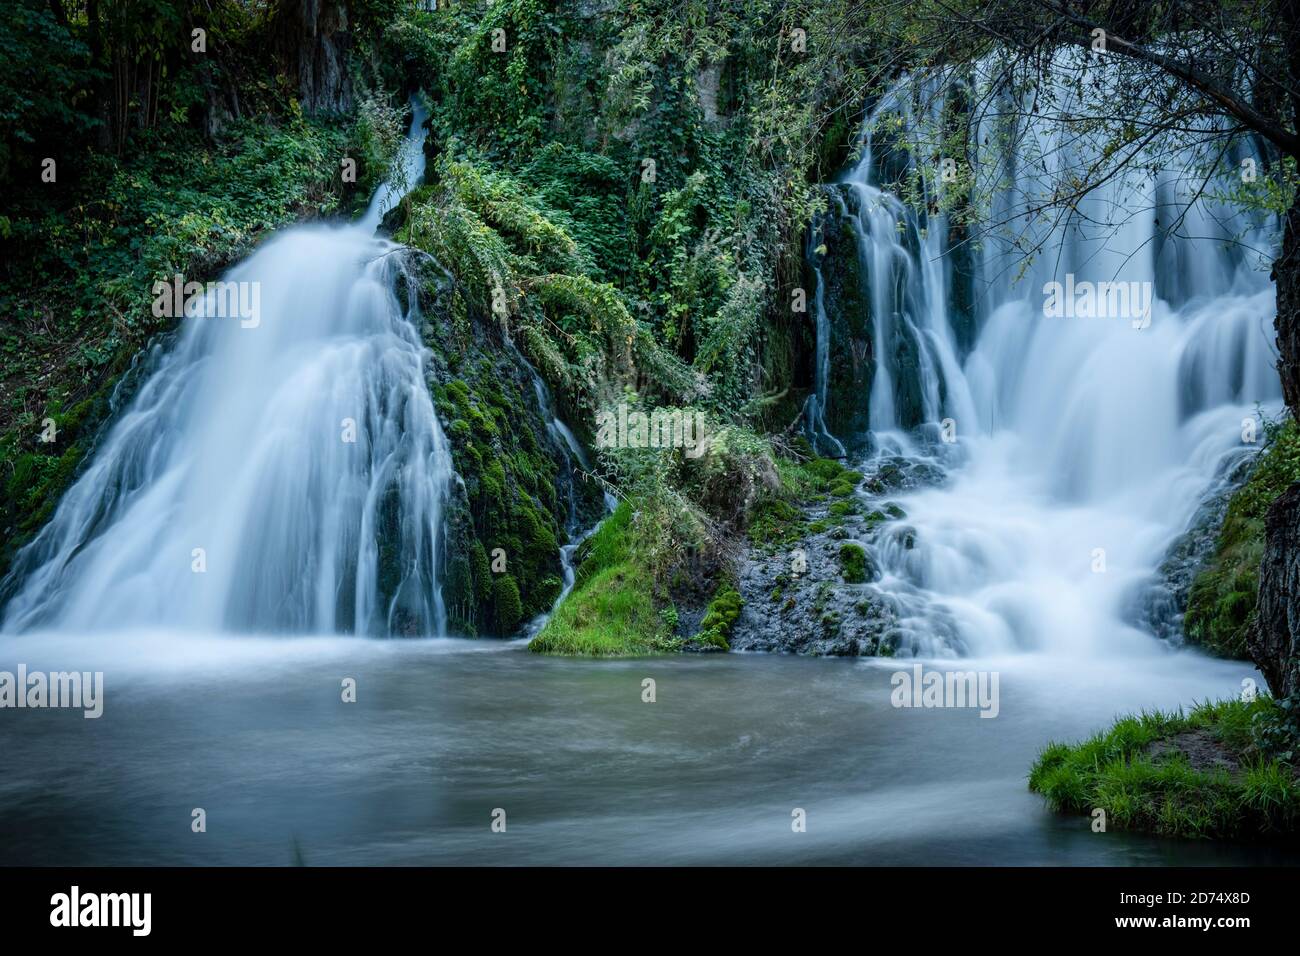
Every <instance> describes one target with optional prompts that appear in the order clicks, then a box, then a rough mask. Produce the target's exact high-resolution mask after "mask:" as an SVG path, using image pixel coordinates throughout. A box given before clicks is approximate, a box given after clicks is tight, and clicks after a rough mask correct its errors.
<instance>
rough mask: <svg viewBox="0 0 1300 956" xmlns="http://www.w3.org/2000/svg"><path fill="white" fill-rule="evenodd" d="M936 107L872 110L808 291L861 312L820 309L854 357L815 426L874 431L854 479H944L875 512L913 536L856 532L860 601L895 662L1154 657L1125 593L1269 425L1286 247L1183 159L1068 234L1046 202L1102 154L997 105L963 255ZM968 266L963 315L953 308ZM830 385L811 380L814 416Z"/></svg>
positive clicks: (1141, 166)
mask: <svg viewBox="0 0 1300 956" xmlns="http://www.w3.org/2000/svg"><path fill="white" fill-rule="evenodd" d="M1078 55H1079V54H1074V53H1065V52H1063V53H1061V54H1058V58H1057V61H1056V65H1057V66H1060V67H1066V68H1069V67H1071V66H1072V65H1073V64H1075V63H1077V60H1074V59H1070V58H1072V57H1077V56H1078ZM1083 55H1084V56H1086V55H1087V54H1083ZM1049 74H1050V71H1049ZM1043 83H1044V84H1052V83H1055V86H1053V87H1052V94H1053V96H1044V97H1043V99H1044V101H1050V102H1057V103H1059V104H1061V106H1060V110H1061V111H1062V112H1065V111H1068V110H1070V109H1072V108H1077V107H1078V106H1079V105H1080V104H1079V102H1078V97H1079V96H1103V97H1104V82H1103V83H1102V84H1101V89H1100V91H1099V90H1097V89H1092V90H1091V91H1089V89H1086V88H1085V89H1084V90H1083V91H1082V92H1076V91H1074V90H1073V88H1071V87H1068V86H1066V85H1065V84H1063V83H1056V81H1054V80H1053V79H1052V76H1051V75H1045V76H1044V77H1043ZM940 85H941V84H940V83H939V82H938V81H936V80H933V79H932V80H928V81H922V82H917V81H915V80H912V79H909V80H906V81H904V82H902V83H900V84H899V85H898V87H897V88H896V89H895V90H893V91H892V92H891V93H890V94H889V95H887V96H885V97H884V98H883V99H882V100H881V101H880V102H879V103H878V104H876V106H875V108H874V109H873V110H872V111H871V113H870V115H869V116H868V118H867V120H866V122H865V125H864V132H863V136H862V139H861V152H860V158H859V159H858V161H857V162H856V163H855V164H854V165H853V167H852V168H851V169H849V170H848V171H847V172H846V173H845V174H844V176H843V177H841V179H840V180H839V181H838V182H836V183H834V184H831V185H830V186H829V187H828V195H829V205H830V209H829V211H828V215H827V220H828V222H829V225H828V224H825V223H824V224H823V225H822V226H821V228H823V229H830V228H838V229H839V230H840V232H841V233H843V234H844V235H850V236H852V237H853V241H852V243H842V244H840V245H838V246H834V247H833V248H832V249H831V251H830V254H829V255H828V257H827V259H826V260H824V261H821V262H819V263H818V267H819V269H820V271H819V272H818V278H819V282H820V277H821V275H822V274H824V273H825V272H826V271H827V270H828V269H831V268H836V269H840V270H842V271H843V270H850V271H849V272H847V273H844V274H848V275H850V276H851V277H852V278H853V283H846V282H841V285H845V286H847V285H848V284H853V285H854V287H855V288H861V289H863V290H865V291H864V293H863V294H862V295H861V296H860V297H859V298H857V299H855V300H852V301H845V302H835V301H829V302H827V303H826V304H825V307H824V311H825V312H826V314H827V315H829V316H830V321H829V323H827V325H828V327H829V328H830V329H831V330H832V331H831V336H832V340H831V341H832V344H831V348H832V349H838V350H840V351H841V357H843V352H844V351H846V350H847V349H848V348H849V345H848V344H846V342H848V340H849V336H850V334H851V332H850V331H846V330H851V328H852V327H853V323H854V322H858V323H860V325H861V326H862V327H864V328H869V337H870V356H869V359H868V360H867V367H866V373H865V375H864V376H862V378H863V380H864V382H863V383H862V384H861V385H860V387H859V388H858V390H857V391H856V392H853V391H850V390H849V389H847V388H845V387H843V383H841V387H840V388H839V389H838V390H837V389H835V388H834V387H832V390H831V394H830V395H829V397H827V396H825V395H823V396H822V397H820V398H819V400H818V401H819V403H820V407H821V408H826V407H827V405H828V404H829V406H830V408H831V409H833V410H834V409H837V408H838V407H839V406H840V405H842V404H846V403H847V404H851V405H854V406H855V407H856V408H857V409H858V410H859V411H861V410H864V409H865V411H866V419H867V420H868V421H869V434H868V435H867V436H866V437H865V440H864V441H860V442H858V443H857V447H858V448H859V449H860V450H861V454H862V455H863V456H864V457H863V459H862V464H861V468H862V470H864V471H866V472H867V473H868V474H869V475H870V474H871V473H873V471H877V470H878V469H879V468H880V467H881V465H882V463H884V462H889V463H892V464H893V465H895V466H896V465H897V464H898V462H899V461H900V460H903V459H906V460H908V461H912V462H915V461H918V460H919V461H925V462H926V463H927V464H934V465H941V466H944V469H948V468H951V469H952V470H949V471H947V474H946V478H945V479H944V480H943V482H942V483H941V486H934V485H933V484H931V485H928V486H922V487H919V488H916V487H906V486H904V487H902V488H898V487H896V488H893V489H890V490H891V491H892V492H895V493H893V494H892V495H891V500H894V501H896V502H897V503H898V504H899V505H900V506H901V508H902V509H903V511H904V512H905V514H906V516H905V517H903V518H898V519H896V520H893V521H890V522H888V523H886V524H885V525H884V526H883V527H881V528H880V529H879V530H878V531H873V532H870V533H869V532H866V531H864V532H862V538H863V542H862V543H863V544H864V545H865V546H867V547H869V548H870V549H872V550H873V552H874V554H875V556H876V559H877V561H878V563H879V565H880V569H881V576H880V579H879V581H877V582H876V583H875V584H874V585H872V587H874V589H875V590H877V591H878V592H879V594H880V595H881V596H882V597H883V598H884V600H885V601H886V603H887V604H888V605H889V606H890V607H891V608H892V610H893V611H894V612H895V614H896V618H897V626H896V628H895V631H894V633H893V635H892V637H893V642H894V646H895V647H896V650H897V652H898V653H901V654H909V653H910V654H925V655H952V654H964V653H976V654H998V653H1009V652H1019V651H1025V650H1043V651H1051V652H1054V653H1060V654H1078V655H1087V654H1092V653H1095V652H1098V651H1106V652H1127V653H1140V652H1143V651H1152V650H1154V649H1158V648H1159V647H1160V646H1161V645H1159V644H1158V643H1157V642H1156V641H1154V640H1152V639H1150V637H1149V635H1146V636H1145V637H1144V635H1145V631H1143V630H1142V629H1141V628H1139V627H1136V626H1135V625H1134V623H1133V622H1132V621H1131V620H1130V615H1129V614H1128V613H1127V612H1126V608H1129V607H1130V606H1131V604H1132V599H1133V594H1134V592H1135V589H1140V588H1142V587H1143V586H1145V585H1146V584H1147V583H1149V582H1150V581H1151V579H1152V575H1153V572H1154V569H1155V567H1156V565H1157V564H1158V563H1159V561H1160V559H1161V557H1162V555H1163V554H1164V551H1165V549H1166V548H1167V547H1168V546H1169V544H1170V542H1171V541H1172V540H1173V539H1174V538H1175V537H1176V536H1177V535H1178V534H1179V533H1180V532H1181V531H1182V530H1183V529H1184V528H1185V527H1186V525H1187V523H1188V521H1189V519H1190V518H1191V516H1192V515H1193V513H1194V512H1195V510H1196V508H1197V505H1198V503H1199V502H1200V500H1201V499H1202V497H1203V496H1204V495H1205V494H1206V493H1207V491H1208V490H1210V489H1211V488H1213V487H1214V486H1215V481H1216V476H1221V475H1222V474H1224V473H1225V472H1226V471H1227V470H1228V469H1229V468H1231V467H1232V466H1233V465H1234V464H1236V463H1239V462H1240V461H1241V459H1242V457H1243V456H1246V455H1249V454H1252V453H1253V452H1254V451H1255V450H1256V449H1257V448H1258V445H1257V444H1253V443H1252V441H1251V438H1250V428H1249V426H1248V425H1247V424H1246V422H1247V420H1250V419H1253V418H1254V417H1255V416H1256V405H1257V403H1258V404H1260V405H1262V406H1263V408H1264V410H1265V413H1266V414H1268V413H1271V412H1272V411H1275V410H1276V409H1278V408H1280V405H1279V399H1280V394H1281V390H1280V386H1279V383H1278V380H1277V375H1276V373H1275V371H1274V369H1273V355H1272V352H1271V334H1270V333H1271V324H1272V318H1273V314H1274V292H1273V288H1272V285H1271V283H1270V281H1269V276H1268V259H1269V257H1270V255H1271V252H1272V250H1274V249H1275V248H1276V244H1277V224H1276V222H1274V221H1271V220H1270V219H1269V217H1264V216H1258V215H1253V214H1250V213H1247V212H1244V211H1243V210H1242V209H1240V208H1239V207H1238V206H1237V205H1235V204H1232V203H1230V202H1227V201H1223V200H1221V199H1218V198H1215V197H1216V196H1222V195H1223V194H1224V193H1226V192H1228V191H1230V189H1231V188H1232V186H1233V180H1232V177H1233V176H1235V174H1236V172H1237V168H1238V167H1237V166H1236V165H1235V164H1236V163H1238V162H1240V160H1241V158H1242V157H1243V156H1244V155H1246V154H1245V153H1240V154H1233V155H1231V156H1229V157H1228V158H1227V159H1226V160H1225V163H1224V165H1223V166H1222V167H1221V169H1222V173H1221V174H1219V175H1218V177H1217V178H1215V177H1213V176H1212V177H1211V179H1210V183H1209V188H1206V189H1204V190H1202V189H1200V188H1199V185H1200V183H1199V180H1198V179H1197V178H1195V177H1193V176H1191V175H1189V171H1197V170H1200V169H1202V168H1204V167H1205V166H1206V165H1207V161H1206V157H1205V156H1204V155H1203V154H1202V153H1200V152H1198V151H1197V150H1196V149H1195V148H1194V147H1193V146H1190V145H1187V144H1185V143H1178V142H1164V143H1160V144H1158V145H1157V146H1153V147H1152V148H1151V149H1150V151H1149V153H1150V155H1149V156H1144V157H1143V162H1139V163H1137V164H1135V165H1134V166H1133V167H1132V168H1130V169H1129V170H1128V171H1127V172H1125V173H1123V174H1121V175H1118V176H1115V177H1113V178H1111V179H1110V180H1108V181H1107V182H1105V183H1103V184H1102V185H1101V186H1100V187H1099V188H1097V189H1095V190H1094V191H1093V192H1091V193H1090V194H1088V195H1087V196H1086V197H1084V198H1082V199H1081V200H1080V201H1079V202H1078V204H1077V208H1076V214H1075V215H1072V216H1056V215H1045V214H1041V213H1039V212H1038V211H1037V210H1036V207H1037V206H1038V205H1039V204H1040V203H1041V201H1042V200H1043V199H1044V197H1046V196H1048V195H1050V190H1051V189H1052V188H1053V187H1052V184H1053V183H1055V182H1058V181H1060V180H1061V178H1062V177H1063V174H1064V173H1065V171H1066V170H1068V169H1072V168H1078V167H1081V166H1083V165H1086V164H1087V163H1089V162H1092V161H1094V160H1096V159H1097V157H1098V156H1099V154H1100V153H1099V151H1100V149H1101V148H1102V144H1101V143H1100V142H1098V141H1097V140H1096V139H1095V138H1089V137H1087V136H1079V135H1076V134H1074V133H1073V132H1071V130H1070V126H1069V124H1068V123H1062V122H1059V121H1058V120H1059V116H1057V117H1054V116H1048V115H1041V114H1034V113H1033V112H1032V111H1031V110H1030V109H1029V108H1027V107H1026V106H1025V104H1024V103H1022V102H1021V101H1020V100H1018V99H1016V98H1014V97H1012V96H1010V95H1005V94H1004V95H1002V96H1000V97H999V96H993V97H989V98H988V99H987V101H986V102H987V103H989V104H992V105H989V106H986V108H985V110H984V112H983V113H982V114H981V116H980V118H979V119H978V120H977V121H976V122H975V124H974V141H973V142H972V143H971V147H970V149H969V151H968V155H967V156H966V157H963V161H969V162H971V163H972V164H973V166H974V168H973V170H972V178H973V180H974V181H975V182H976V183H979V184H983V185H985V186H987V187H988V189H987V192H988V193H989V194H991V196H992V201H991V204H990V208H988V209H985V210H982V211H981V213H982V216H981V218H983V219H984V220H985V223H986V225H985V227H984V228H983V229H981V230H980V231H979V232H978V235H975V236H967V235H962V234H960V233H959V232H958V231H957V230H954V229H953V228H952V227H951V225H950V223H949V222H948V220H947V216H946V215H944V214H943V213H942V212H941V211H940V204H938V203H936V202H935V201H934V200H935V198H936V197H937V196H938V195H939V193H940V191H941V190H942V189H943V188H944V183H943V181H942V176H941V175H940V171H939V169H938V168H936V167H937V165H938V162H939V160H938V157H939V156H940V155H941V153H940V152H939V148H938V146H937V145H935V144H937V143H939V142H941V140H940V139H939V138H938V137H937V136H935V135H934V133H933V130H934V128H935V127H936V126H937V125H938V117H939V116H940V114H941V111H942V110H943V108H944V102H943V100H942V97H940V96H939V95H938V94H937V93H936V90H938V89H939V87H940ZM1086 86H1087V84H1085V87H1086ZM1101 102H1104V99H1103V100H1102V101H1101ZM1097 109H1098V107H1097V104H1096V103H1093V104H1092V106H1091V108H1090V111H1088V110H1079V112H1088V113H1089V114H1090V115H1099V114H1098V113H1097ZM1105 114H1106V111H1105V109H1104V108H1102V109H1101V113H1100V115H1105ZM1009 132H1010V133H1014V134H1015V135H1008V133H1009ZM1217 148H1218V146H1217V145H1216V149H1217ZM907 182H911V183H913V184H917V183H919V190H917V189H916V188H913V189H912V191H911V192H910V193H908V192H907V191H906V190H904V188H903V184H904V183H907ZM918 191H919V195H920V199H919V201H911V202H905V201H904V196H908V198H914V197H915V194H916V193H917V192H918ZM975 240H978V241H977V242H976V241H975ZM850 245H851V246H852V248H851V249H850V248H849V246H850ZM1027 250H1029V251H1034V250H1036V253H1035V254H1032V255H1028V256H1027V255H1026V251H1027ZM837 255H838V256H840V257H842V258H840V259H839V260H837V261H833V260H834V257H835V256H837ZM959 256H964V257H965V259H964V260H963V261H966V262H968V263H969V264H970V272H971V275H972V280H973V281H972V288H973V289H974V290H975V294H974V296H973V300H972V301H969V302H966V301H959V300H960V299H961V296H959V295H958V291H959V290H958V288H957V286H958V283H957V281H956V277H955V261H956V260H958V258H959ZM843 257H853V261H846V259H845V258H843ZM854 270H855V271H854ZM1102 283H1111V284H1112V285H1111V286H1109V287H1106V286H1103V285H1102ZM1055 284H1059V285H1055ZM1103 295H1108V296H1110V298H1108V299H1106V300H1105V301H1106V303H1109V305H1108V306H1107V307H1108V308H1110V313H1107V309H1106V308H1101V306H1102V305H1103V299H1102V297H1103ZM1130 295H1131V301H1130V302H1129V303H1128V305H1129V306H1131V307H1129V308H1125V307H1123V305H1122V301H1121V300H1122V299H1123V297H1126V296H1130ZM1087 296H1091V299H1089V298H1087ZM815 301H817V299H816V298H815ZM1143 302H1147V303H1148V304H1149V308H1147V309H1143V308H1141V305H1142V303H1143ZM1116 303H1121V307H1119V308H1114V306H1115V304H1116ZM820 308H822V307H821V306H819V309H820ZM1090 310H1091V311H1090ZM818 326H819V328H818V332H819V340H820V339H821V338H822V337H823V335H824V332H823V329H822V322H821V321H820V320H819V323H818ZM835 330H840V337H839V339H837V338H836V332H835ZM818 348H819V352H818V362H820V361H821V349H822V348H823V343H822V342H821V341H819V343H818ZM821 382H822V379H821V373H820V372H819V375H818V385H817V389H818V391H821V389H822V388H823V386H822V384H821ZM811 430H812V431H814V432H815V431H816V425H815V423H814V426H813V428H812V429H811ZM941 435H943V436H945V439H951V444H949V443H948V441H947V440H945V439H941V438H940V436H941ZM841 437H844V438H856V437H857V436H852V435H844V434H841ZM820 447H821V448H822V450H825V447H824V445H822V446H820ZM954 462H960V464H958V465H957V466H956V467H953V465H954ZM929 472H930V473H940V474H942V473H943V472H942V471H941V470H940V469H939V468H931V469H929ZM868 507H873V506H872V505H870V504H869V505H868Z"/></svg>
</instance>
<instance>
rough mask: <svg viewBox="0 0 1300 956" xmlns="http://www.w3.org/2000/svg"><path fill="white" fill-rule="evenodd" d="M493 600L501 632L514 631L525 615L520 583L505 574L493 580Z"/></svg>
mask: <svg viewBox="0 0 1300 956" xmlns="http://www.w3.org/2000/svg"><path fill="white" fill-rule="evenodd" d="M492 600H493V606H494V608H495V611H496V619H497V624H498V625H499V626H500V627H501V633H503V634H510V633H513V632H514V630H515V628H517V627H518V626H519V624H520V622H521V621H522V620H523V616H524V608H523V603H522V602H521V601H520V600H519V585H518V584H517V583H516V582H515V579H514V578H512V577H511V576H510V575H508V574H503V575H501V576H500V577H498V578H497V579H496V580H495V581H493V582H492Z"/></svg>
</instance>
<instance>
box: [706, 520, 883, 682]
mask: <svg viewBox="0 0 1300 956" xmlns="http://www.w3.org/2000/svg"><path fill="white" fill-rule="evenodd" d="M822 513H823V514H824V511H823V512H822ZM810 517H814V518H816V517H818V512H816V511H814V512H813V513H812V514H811V515H810ZM814 527H816V524H815V523H814ZM865 530H866V529H865V527H864V525H863V523H861V522H859V521H856V520H853V521H847V522H845V525H842V526H837V527H832V528H828V529H826V530H823V531H816V532H810V533H809V534H808V535H807V536H805V537H804V539H803V540H802V541H800V542H798V544H796V545H794V546H793V547H792V548H791V549H790V550H788V551H777V552H775V553H769V554H763V553H758V552H753V553H751V554H750V555H749V556H747V557H746V558H745V559H744V561H743V565H742V570H741V572H740V581H739V590H740V593H741V595H742V596H743V597H744V601H745V603H744V607H743V608H742V609H741V612H740V617H739V618H737V619H736V623H735V624H734V625H732V629H731V649H732V650H733V651H776V652H779V653H786V654H813V655H819V656H831V657H858V656H869V655H876V654H881V653H884V654H888V653H889V652H890V647H889V639H888V636H887V634H888V631H889V629H890V627H891V625H893V623H894V613H893V609H892V608H891V606H890V605H889V604H888V603H887V601H886V599H885V598H884V597H883V596H882V595H881V594H880V593H879V592H878V591H877V590H876V589H875V588H873V587H872V586H871V584H870V582H871V581H874V580H877V579H878V578H879V576H880V574H879V571H878V570H877V568H876V566H875V563H874V562H873V560H872V559H871V556H870V553H869V552H868V553H867V557H866V575H865V576H866V579H867V580H866V582H865V583H850V582H848V581H846V580H845V576H844V573H843V567H842V565H841V562H840V559H839V552H840V548H841V547H842V545H843V544H844V543H845V542H851V541H852V542H856V541H858V540H859V539H860V538H863V537H865V536H864V535H863V534H862V532H863V531H865ZM796 568H800V569H802V570H796Z"/></svg>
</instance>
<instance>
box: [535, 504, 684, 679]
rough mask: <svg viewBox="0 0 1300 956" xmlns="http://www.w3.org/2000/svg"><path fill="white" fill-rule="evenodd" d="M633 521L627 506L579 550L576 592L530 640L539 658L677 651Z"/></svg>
mask: <svg viewBox="0 0 1300 956" xmlns="http://www.w3.org/2000/svg"><path fill="white" fill-rule="evenodd" d="M640 533H643V532H641V530H640V529H638V527H637V521H636V516H634V514H633V512H632V508H631V506H630V505H628V504H627V503H626V502H624V503H623V504H621V505H619V506H618V508H617V509H616V510H615V511H614V513H613V514H612V515H610V516H609V517H608V518H606V519H605V521H604V522H603V523H602V524H601V526H600V527H599V528H598V529H597V530H596V532H595V533H594V534H592V536H591V537H590V538H588V539H587V540H586V541H584V542H583V543H582V546H581V547H580V548H579V549H578V558H579V564H578V570H577V575H576V581H575V584H574V588H573V591H572V593H571V594H570V595H569V597H568V598H567V599H566V600H565V601H564V603H563V604H561V605H560V607H559V609H558V610H557V611H556V612H555V614H554V615H553V616H552V617H551V618H550V620H548V621H547V622H546V626H545V627H543V628H542V630H541V633H539V634H538V635H537V636H536V637H535V638H533V640H532V641H531V642H530V643H529V645H528V648H529V650H532V651H536V652H538V653H541V654H574V655H579V656H584V657H628V656H634V655H640V654H651V653H655V652H657V651H665V650H675V649H676V648H677V646H678V644H679V642H677V641H675V640H674V639H673V638H672V637H671V635H670V633H669V631H668V627H667V624H666V621H665V618H664V616H663V615H662V614H660V613H658V611H657V610H656V600H655V595H654V594H652V593H650V590H649V587H650V585H651V582H652V581H653V578H652V577H651V576H650V575H648V574H647V573H646V572H647V569H646V568H645V566H644V564H643V563H642V562H641V559H640V553H641V549H640V548H639V547H638V534H640Z"/></svg>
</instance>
